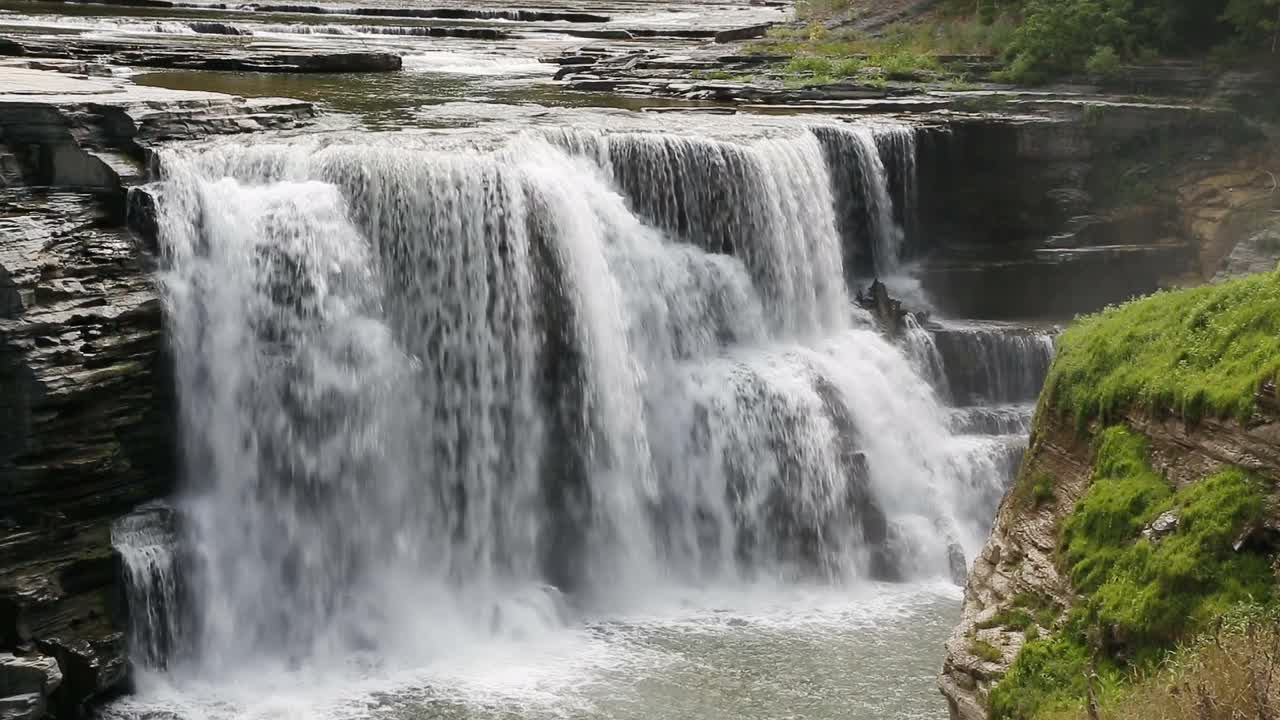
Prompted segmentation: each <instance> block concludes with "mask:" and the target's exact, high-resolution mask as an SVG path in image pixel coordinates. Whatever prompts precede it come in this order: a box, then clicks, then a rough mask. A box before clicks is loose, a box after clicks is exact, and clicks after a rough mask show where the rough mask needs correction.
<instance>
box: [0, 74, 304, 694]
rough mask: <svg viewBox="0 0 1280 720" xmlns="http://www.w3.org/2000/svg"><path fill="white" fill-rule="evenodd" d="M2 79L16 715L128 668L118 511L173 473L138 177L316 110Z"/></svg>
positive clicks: (109, 688) (83, 80)
mask: <svg viewBox="0 0 1280 720" xmlns="http://www.w3.org/2000/svg"><path fill="white" fill-rule="evenodd" d="M0 88H2V90H0V170H2V171H3V172H2V173H0V178H2V179H3V183H2V184H0V416H2V417H4V418H5V422H4V423H3V424H0V488H3V492H2V493H0V653H2V652H8V653H11V655H4V654H0V688H2V690H0V714H3V716H4V717H11V718H37V717H43V716H45V715H57V716H61V717H74V716H77V715H79V714H81V713H82V711H83V709H84V707H85V706H86V703H89V702H92V701H93V700H94V699H97V698H101V697H104V696H106V695H110V694H112V693H115V692H117V691H118V690H119V689H120V688H121V686H122V684H123V683H124V682H125V681H126V679H127V669H128V668H127V662H126V642H125V638H124V636H123V634H122V633H121V631H120V627H121V625H120V621H121V616H120V597H119V584H118V583H119V572H118V568H117V563H118V560H117V558H116V557H115V555H114V553H113V550H112V546H111V525H112V522H113V521H114V520H115V519H116V518H118V517H120V516H122V515H124V514H126V513H128V512H129V510H130V509H131V508H133V507H135V506H137V505H139V504H140V503H143V502H145V501H147V500H150V499H152V498H155V497H159V496H162V495H165V494H167V493H168V492H169V491H170V490H171V487H172V480H173V457H172V455H173V452H174V443H173V437H172V417H171V413H172V397H171V393H172V390H171V385H172V383H171V382H170V380H169V377H168V364H167V361H166V359H165V353H164V350H163V347H164V343H163V338H162V318H161V308H160V301H159V299H158V296H157V293H156V288H155V286H154V282H153V280H152V277H151V270H152V265H153V258H152V255H151V252H150V249H149V247H148V246H147V243H146V242H145V241H144V239H143V238H141V237H140V236H139V235H138V234H136V233H134V232H132V231H130V230H129V229H128V228H127V227H125V219H126V215H127V212H126V208H127V204H126V193H127V190H128V188H129V187H130V186H132V185H134V184H136V183H138V182H141V181H143V180H144V179H145V174H146V173H145V168H146V162H147V156H148V153H149V152H150V150H151V148H153V147H154V146H156V145H157V144H159V143H163V142H167V141H175V140H184V139H192V138H204V137H207V136H209V135H213V134H223V133H239V132H249V131H254V130H260V129H266V128H276V127H293V126H296V125H298V124H301V123H305V122H307V121H309V119H310V118H311V117H312V116H313V115H314V111H313V110H312V108H311V106H309V105H307V104H305V103H298V102H296V101H286V100H243V99H241V98H233V97H229V96H224V95H216V94H213V93H184V92H176V91H163V90H156V89H149V88H139V87H134V86H131V85H127V84H126V83H123V82H121V81H117V80H112V79H109V78H87V77H77V76H69V75H66V74H61V73H57V72H54V71H52V70H49V71H35V70H30V69H24V68H15V67H12V66H9V67H0ZM135 214H136V212H135ZM15 658H16V659H15ZM33 668H34V669H39V670H41V671H43V672H44V673H45V675H44V678H45V679H44V680H43V681H41V682H39V683H37V682H35V681H34V680H33V679H32V678H33V677H34V675H33V673H34V672H35V670H34V669H33ZM55 676H60V679H58V678H57V677H55Z"/></svg>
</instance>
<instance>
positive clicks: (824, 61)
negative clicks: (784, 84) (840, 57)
mask: <svg viewBox="0 0 1280 720" xmlns="http://www.w3.org/2000/svg"><path fill="white" fill-rule="evenodd" d="M832 66H833V64H832V62H831V59H830V58H824V57H812V56H805V57H796V58H792V59H791V61H790V62H788V63H787V72H788V73H790V74H792V75H803V74H809V75H824V76H829V75H831V70H832Z"/></svg>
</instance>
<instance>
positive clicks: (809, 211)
mask: <svg viewBox="0 0 1280 720" xmlns="http://www.w3.org/2000/svg"><path fill="white" fill-rule="evenodd" d="M624 4H625V3H624ZM93 17H97V16H93ZM234 17H236V18H237V21H241V20H243V19H244V18H243V17H242V16H234ZM151 20H152V18H150V17H149V18H148V22H150V21H151ZM97 21H98V20H92V22H97ZM80 22H83V20H80ZM69 24H73V23H69ZM259 29H260V30H261V28H259ZM119 31H120V30H119V29H115V30H107V32H119ZM319 42H328V41H327V40H321V41H319ZM372 42H375V43H384V42H385V43H390V44H389V45H388V47H392V46H394V47H402V46H401V45H399V43H401V42H404V41H401V40H398V39H397V40H394V41H387V40H373V41H372ZM556 42H559V41H555V42H552V43H550V44H545V45H539V44H537V43H533V44H524V45H522V44H519V43H517V44H516V45H515V49H516V52H514V53H512V52H498V53H495V52H493V51H492V48H486V47H482V46H476V45H474V44H467V43H453V42H451V41H450V42H444V43H440V44H438V45H434V46H433V47H431V48H424V47H419V48H418V49H419V50H421V52H418V53H417V54H416V55H415V57H414V58H413V59H412V60H411V61H408V62H407V64H406V70H405V71H404V72H402V73H397V74H392V75H369V76H360V77H351V76H328V75H320V76H307V77H296V76H294V77H290V76H268V75H258V74H224V73H180V72H175V73H157V74H149V75H146V76H142V77H140V80H141V81H143V82H146V83H152V84H159V85H165V86H169V87H189V88H192V89H212V90H220V91H225V92H235V93H239V94H249V95H282V96H300V97H302V98H303V99H308V100H314V101H317V102H321V103H323V104H325V105H326V106H327V107H329V108H330V109H333V110H336V111H340V112H346V113H351V114H352V115H353V116H354V118H355V126H356V127H364V128H374V129H390V128H397V129H399V128H402V127H406V126H415V127H417V128H419V129H425V130H426V132H424V133H422V134H418V135H414V134H407V133H406V134H398V133H386V134H381V135H379V134H368V133H361V132H356V133H351V132H341V133H324V134H318V135H317V138H319V139H318V140H317V139H315V138H308V137H306V136H305V135H303V136H302V137H293V138H291V139H287V140H285V141H282V142H280V143H278V144H275V143H268V142H265V141H260V142H256V143H252V144H250V143H244V142H243V141H240V140H238V139H232V140H230V141H228V142H218V143H214V144H212V145H210V146H209V147H191V148H183V149H178V150H175V151H172V152H166V153H165V154H164V158H163V159H162V161H161V164H162V167H163V169H164V176H163V178H162V181H161V182H160V183H159V184H158V185H157V186H156V188H155V189H156V191H157V194H158V198H159V200H160V221H161V228H162V232H161V235H162V246H163V249H164V256H165V262H164V263H163V267H162V270H161V272H160V275H159V278H160V281H161V284H162V287H163V288H164V291H165V300H166V308H167V312H168V315H169V318H170V327H171V332H172V333H173V340H174V351H175V363H176V368H177V377H178V380H177V382H178V390H179V397H180V401H181V405H182V414H183V418H182V428H181V430H182V433H183V437H184V440H185V443H184V450H185V452H186V453H187V456H186V458H185V466H184V477H183V483H182V484H183V491H182V492H181V493H180V494H179V496H178V497H177V498H176V499H175V505H176V507H177V508H178V512H179V515H180V517H181V522H179V523H178V524H177V528H178V530H177V531H176V532H177V536H178V540H177V545H176V549H175V548H169V547H168V546H166V545H165V544H164V543H165V542H169V541H168V540H167V538H168V537H169V535H166V534H165V533H160V534H159V535H157V534H156V533H153V532H149V531H146V530H145V528H144V529H143V530H138V528H131V527H126V528H123V529H122V532H121V534H120V537H119V538H118V540H117V542H118V544H119V545H120V546H121V547H122V555H123V556H124V557H125V558H126V562H127V563H129V564H130V571H131V573H132V575H131V576H130V581H131V583H134V584H135V586H136V592H134V593H133V595H131V598H132V599H133V600H134V601H135V602H136V603H137V607H135V608H134V610H133V613H132V615H133V621H134V623H135V628H134V630H133V631H132V632H131V636H130V639H131V642H132V643H133V645H134V661H135V665H136V670H137V680H138V683H137V693H136V694H135V695H133V696H130V697H127V698H123V699H120V700H118V701H115V702H113V703H112V704H110V705H109V706H107V707H106V708H104V709H103V710H102V713H103V714H104V715H105V716H107V717H111V718H143V717H146V718H157V719H158V718H165V719H166V720H168V719H169V718H181V719H183V720H205V719H206V718H208V719H210V720H214V719H216V720H224V719H225V720H232V719H240V718H252V719H254V720H257V719H259V718H260V719H262V720H266V719H267V718H272V719H274V718H298V719H299V720H301V719H304V718H305V719H308V720H310V719H311V718H315V719H316V720H330V719H333V720H345V719H348V718H351V719H355V718H372V717H387V718H405V719H406V720H408V719H418V718H422V719H426V718H458V719H460V720H461V719H470V718H475V719H477V720H480V719H484V718H530V719H540V718H548V719H550V718H581V719H582V720H590V719H594V718H600V719H604V718H617V719H618V720H628V719H633V718H634V719H636V720H639V719H641V718H689V719H690V720H701V719H707V720H710V719H713V718H717V719H718V718H724V719H725V720H733V719H737V718H742V719H759V720H773V719H780V718H811V719H814V720H835V719H837V718H841V719H843V718H849V719H852V720H863V719H865V720H872V719H875V720H879V719H880V718H885V719H890V720H908V719H911V720H914V719H916V718H920V719H929V720H939V719H941V718H943V717H945V716H946V710H945V707H944V704H943V702H942V699H941V697H940V696H939V695H938V693H937V691H936V689H935V688H934V676H935V675H936V672H937V670H938V669H939V666H940V664H941V658H942V654H943V643H944V641H945V639H946V637H947V635H948V634H949V632H950V629H951V627H952V626H953V624H954V622H955V621H956V619H957V617H958V614H959V607H960V600H961V593H960V590H959V589H958V588H956V587H955V586H954V585H952V584H951V583H950V582H948V581H947V580H946V577H947V574H948V563H949V561H950V560H951V557H950V556H949V554H950V552H951V551H952V549H953V548H959V549H962V550H963V551H964V553H965V555H966V557H967V558H970V559H971V558H972V557H973V556H974V554H975V553H976V552H977V550H978V548H979V547H980V546H981V543H982V540H983V537H984V535H985V533H986V530H987V524H988V523H989V521H990V518H991V515H992V514H993V512H994V508H995V504H996V502H997V501H998V499H999V497H1000V493H1001V492H1002V489H1003V487H1004V483H1005V482H1007V480H1008V477H1009V472H1010V468H1011V463H1012V462H1014V461H1016V458H1017V454H1018V452H1020V449H1021V447H1022V446H1023V444H1024V443H1025V441H1024V440H1023V439H1022V438H1021V434H1022V432H1023V429H1024V428H1025V425H1026V422H1027V419H1028V418H1029V413H1030V411H1029V408H1028V406H1027V405H1026V403H1028V402H1030V400H1031V398H1027V397H1024V396H1023V395H1022V394H1019V393H1023V389H1022V385H1025V384H1026V383H1025V382H1022V383H1021V385H1018V386H1017V387H1016V388H1014V390H1012V391H1005V390H1003V389H999V391H993V390H989V389H988V388H986V386H985V385H984V383H986V384H987V385H1000V384H1001V383H1005V384H1008V382H1007V381H1006V380H1005V375H1008V374H1009V373H1008V372H1005V367H1004V365H1001V366H1000V367H999V368H996V370H997V371H993V372H989V373H986V374H982V373H978V374H975V375H974V376H973V377H970V378H967V379H966V382H967V383H968V384H966V385H965V386H964V388H963V390H964V393H966V397H967V396H968V395H972V396H974V397H980V396H982V395H983V393H988V392H989V394H990V396H991V397H992V398H993V400H992V401H991V402H992V407H980V408H951V407H948V406H947V403H948V402H949V400H950V398H951V397H952V395H956V394H959V391H958V390H957V389H955V388H951V387H949V386H948V383H949V382H950V380H949V379H948V377H947V374H946V372H945V371H944V369H943V368H942V360H941V357H942V355H941V354H940V353H939V351H938V349H937V348H936V347H935V346H934V345H933V344H932V341H931V340H930V339H929V337H928V336H927V333H923V332H922V331H921V332H913V333H911V334H909V337H908V338H907V340H906V341H904V342H903V343H901V344H893V343H890V342H887V341H886V340H885V339H884V338H883V337H881V336H880V335H879V333H877V332H876V331H875V330H873V329H872V328H871V326H870V324H869V322H868V320H867V318H866V317H865V316H863V315H862V314H860V313H859V312H857V311H855V310H854V309H853V308H852V306H851V303H850V299H849V295H848V292H847V289H846V284H845V275H846V273H845V272H844V271H843V268H842V255H844V254H845V253H846V252H847V247H846V246H847V245H849V244H857V245H858V247H859V248H860V250H859V252H862V253H865V254H866V255H867V257H869V258H871V260H872V261H873V262H872V264H873V267H874V268H875V269H876V270H878V271H882V272H884V273H893V274H897V273H900V272H902V265H901V258H900V257H899V255H900V254H901V252H902V250H901V248H902V245H903V242H904V238H903V233H904V228H903V227H901V226H900V225H899V223H898V221H897V219H896V217H897V215H901V213H898V214H897V215H895V212H894V210H895V206H894V203H895V202H908V203H910V202H912V200H911V198H909V197H905V196H904V195H903V194H902V191H899V192H897V193H895V192H892V190H893V189H892V188H890V186H889V182H888V175H889V172H890V169H892V171H893V172H897V173H899V174H901V173H908V174H909V173H910V172H911V171H912V169H913V167H914V165H913V164H912V163H913V155H912V153H913V152H914V150H913V147H914V146H913V144H912V143H913V140H912V138H913V137H914V136H913V135H912V131H911V130H910V129H909V128H905V127H903V126H895V125H891V124H883V123H881V124H874V123H873V124H865V125H856V126H844V125H832V124H828V123H826V122H825V121H823V120H821V119H816V118H784V119H751V118H740V119H739V118H735V119H729V118H708V117H702V118H686V117H679V118H677V117H671V118H666V117H663V118H654V117H653V116H652V115H650V114H646V115H643V116H642V115H641V114H638V113H623V112H621V111H619V109H618V107H619V106H620V105H622V106H624V107H625V104H626V103H620V102H619V101H617V100H616V99H603V100H602V99H600V98H590V97H582V96H566V95H565V94H564V93H561V92H559V91H558V90H557V89H555V88H554V87H550V86H547V85H546V84H545V80H546V78H547V76H548V75H549V69H548V68H543V67H540V66H539V65H538V64H537V63H536V62H534V60H536V57H537V55H538V54H539V53H541V52H543V51H544V50H546V49H548V48H551V47H558V46H556ZM597 104H599V105H606V106H609V107H610V108H611V109H610V110H608V111H599V110H586V109H580V108H578V107H577V106H579V105H585V106H591V105H597ZM644 104H645V105H653V104H654V103H653V102H652V101H645V102H644ZM811 126H818V127H817V128H816V129H814V128H813V127H811ZM458 127H472V128H473V130H470V131H467V132H460V131H452V130H451V131H449V132H445V131H443V130H441V129H442V128H458ZM568 128H571V129H568ZM895 163H896V164H897V165H895ZM907 186H909V183H908V184H907ZM855 216H856V217H855ZM973 342H974V343H975V344H976V345H975V346H976V347H979V348H982V349H984V350H989V349H990V348H989V346H990V345H991V342H992V341H991V340H990V339H988V338H987V337H986V336H979V337H977V338H976V339H974V340H973ZM1006 345H1007V346H1008V347H1009V348H1012V350H1010V351H1009V352H1007V353H1005V354H1003V355H1002V354H1001V352H998V351H996V350H991V351H990V352H987V355H990V356H991V357H993V358H1000V359H1001V362H1003V363H1005V364H1006V365H1007V364H1009V363H1012V364H1013V365H1015V366H1016V365H1017V364H1018V357H1019V355H1018V353H1023V352H1026V353H1031V354H1032V355H1034V356H1035V360H1036V362H1037V363H1039V362H1042V360H1043V356H1044V355H1045V353H1047V352H1051V345H1050V344H1046V343H1045V342H1041V341H1040V340H1039V339H1036V340H1035V341H1034V342H1021V343H1013V344H1006ZM1006 345H1001V346H1000V347H1001V348H1005V347H1006ZM1009 353H1012V355H1011V356H1010V355H1009ZM1007 356H1008V357H1007ZM1010 358H1012V359H1010ZM1037 367H1038V365H1037ZM1017 379H1021V378H1020V376H1019V378H1017ZM1014 384H1015V385H1017V383H1014ZM1023 394H1025V393H1023ZM978 433H982V434H978ZM126 530H127V531H128V532H125V531H126ZM167 532H168V533H169V534H173V531H171V530H168V531H167ZM885 575H893V576H895V578H894V579H895V580H897V581H896V582H883V581H882V577H883V576H885ZM148 583H149V584H148ZM556 587H559V588H560V589H556ZM174 607H180V608H183V612H181V613H172V612H169V611H167V610H165V609H166V608H174ZM143 624H146V627H142V625H143Z"/></svg>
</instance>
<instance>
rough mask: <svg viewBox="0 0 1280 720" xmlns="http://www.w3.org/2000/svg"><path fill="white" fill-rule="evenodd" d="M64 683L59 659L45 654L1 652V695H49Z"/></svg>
mask: <svg viewBox="0 0 1280 720" xmlns="http://www.w3.org/2000/svg"><path fill="white" fill-rule="evenodd" d="M61 684H62V671H61V670H60V669H59V668H58V661H57V660H55V659H53V658H51V657H45V656H44V655H27V656H21V657H20V656H17V655H14V654H13V653H0V697H8V696H11V695H26V694H36V695H43V696H47V695H49V694H50V693H52V692H53V691H54V690H57V689H58V686H59V685H61Z"/></svg>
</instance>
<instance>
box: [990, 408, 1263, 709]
mask: <svg viewBox="0 0 1280 720" xmlns="http://www.w3.org/2000/svg"><path fill="white" fill-rule="evenodd" d="M1265 492H1266V490H1265V488H1264V487H1263V485H1262V483H1261V482H1259V481H1258V480H1256V479H1254V478H1252V477H1250V476H1249V475H1247V474H1246V473H1244V472H1243V471H1241V470H1238V469H1235V468H1229V469H1226V470H1222V471H1220V472H1217V473H1214V474H1212V475H1210V476H1208V477H1206V478H1204V479H1202V480H1200V481H1199V482H1196V483H1193V484H1191V485H1188V486H1186V487H1184V488H1181V489H1177V490H1175V489H1174V488H1173V487H1172V486H1171V485H1170V483H1169V482H1168V481H1167V480H1166V479H1165V478H1163V477H1162V476H1161V475H1160V474H1159V473H1157V472H1156V471H1155V470H1154V469H1153V468H1152V467H1151V465H1150V463H1149V461H1148V448H1147V444H1146V440H1145V439H1144V438H1143V437H1141V436H1140V435H1137V434H1136V433H1133V432H1132V431H1130V430H1128V429H1126V428H1124V427H1121V426H1116V427H1111V428H1108V429H1107V430H1105V431H1103V432H1101V433H1100V434H1099V436H1098V438H1097V443H1096V454H1095V464H1094V472H1093V479H1092V484H1091V486H1090V488H1089V490H1088V491H1087V492H1086V493H1085V496H1084V497H1083V498H1082V499H1081V500H1080V502H1079V503H1078V504H1077V506H1076V508H1075V509H1074V510H1073V511H1072V513H1071V514H1070V515H1069V516H1068V517H1067V518H1066V520H1065V522H1064V523H1063V526H1062V530H1061V537H1060V545H1059V562H1060V564H1061V565H1062V567H1063V568H1064V569H1065V570H1066V571H1067V574H1068V575H1069V577H1070V578H1071V582H1072V586H1073V589H1074V590H1075V592H1076V593H1078V594H1079V599H1078V600H1077V602H1076V604H1075V606H1074V607H1073V608H1072V609H1071V611H1070V612H1069V613H1068V615H1067V618H1066V621H1065V623H1064V624H1063V626H1062V627H1061V628H1060V629H1059V631H1058V632H1057V633H1056V634H1054V635H1052V636H1047V637H1046V636H1041V637H1038V638H1037V639H1034V640H1029V641H1028V642H1027V643H1026V644H1025V645H1024V646H1023V648H1022V651H1021V652H1020V653H1019V655H1018V657H1017V659H1016V660H1015V661H1014V663H1013V665H1012V666H1011V667H1010V668H1009V671H1008V673H1006V675H1005V676H1004V678H1003V680H1002V681H1001V682H1000V683H999V684H998V685H996V687H995V688H993V690H992V692H991V715H992V718H994V719H995V720H1000V719H1003V718H1036V717H1046V716H1050V715H1052V714H1053V713H1058V712H1066V713H1072V712H1076V711H1077V710H1079V709H1080V708H1082V707H1083V706H1084V703H1085V701H1086V699H1087V698H1088V696H1089V693H1090V681H1089V678H1091V677H1092V678H1094V683H1095V685H1096V686H1097V687H1100V688H1101V692H1102V694H1103V696H1104V697H1108V696H1111V695H1113V694H1116V693H1123V692H1125V691H1126V689H1127V688H1130V687H1132V685H1133V682H1134V680H1135V678H1137V677H1140V676H1142V675H1144V674H1150V673H1152V672H1155V671H1156V670H1157V669H1158V668H1160V667H1161V665H1162V663H1163V662H1165V661H1166V658H1167V657H1170V656H1169V655H1168V653H1169V652H1170V651H1171V650H1173V649H1174V648H1176V647H1177V645H1178V643H1180V642H1183V641H1189V640H1191V639H1193V638H1195V637H1196V635H1197V634H1198V633H1203V632H1206V631H1207V630H1209V629H1211V628H1212V627H1214V624H1215V623H1216V622H1217V621H1218V618H1221V617H1223V616H1226V615H1228V614H1229V613H1231V612H1232V611H1233V608H1236V607H1239V606H1241V605H1242V604H1251V603H1260V604H1263V605H1269V604H1271V603H1273V602H1274V600H1273V594H1274V582H1275V579H1274V575H1273V572H1272V569H1271V564H1270V563H1271V560H1270V558H1268V557H1266V556H1265V555H1263V554H1261V553H1256V552H1238V551H1237V550H1236V549H1235V548H1234V547H1233V545H1234V543H1235V540H1236V539H1237V538H1238V537H1240V536H1241V534H1242V530H1243V529H1244V528H1246V527H1250V526H1252V525H1254V524H1257V523H1259V522H1260V521H1261V519H1262V517H1263V515H1264V512H1265V509H1264V504H1265V503H1264V498H1265ZM1166 512H1173V513H1175V514H1176V515H1177V518H1178V522H1177V525H1176V528H1175V529H1174V530H1173V531H1172V532H1170V533H1169V534H1168V535H1167V536H1164V537H1159V538H1147V537H1144V536H1143V530H1144V528H1146V527H1147V526H1148V525H1150V523H1151V522H1152V521H1153V520H1155V519H1156V518H1157V517H1159V516H1160V515H1162V514H1164V513H1166ZM1224 717H1225V716H1224Z"/></svg>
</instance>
